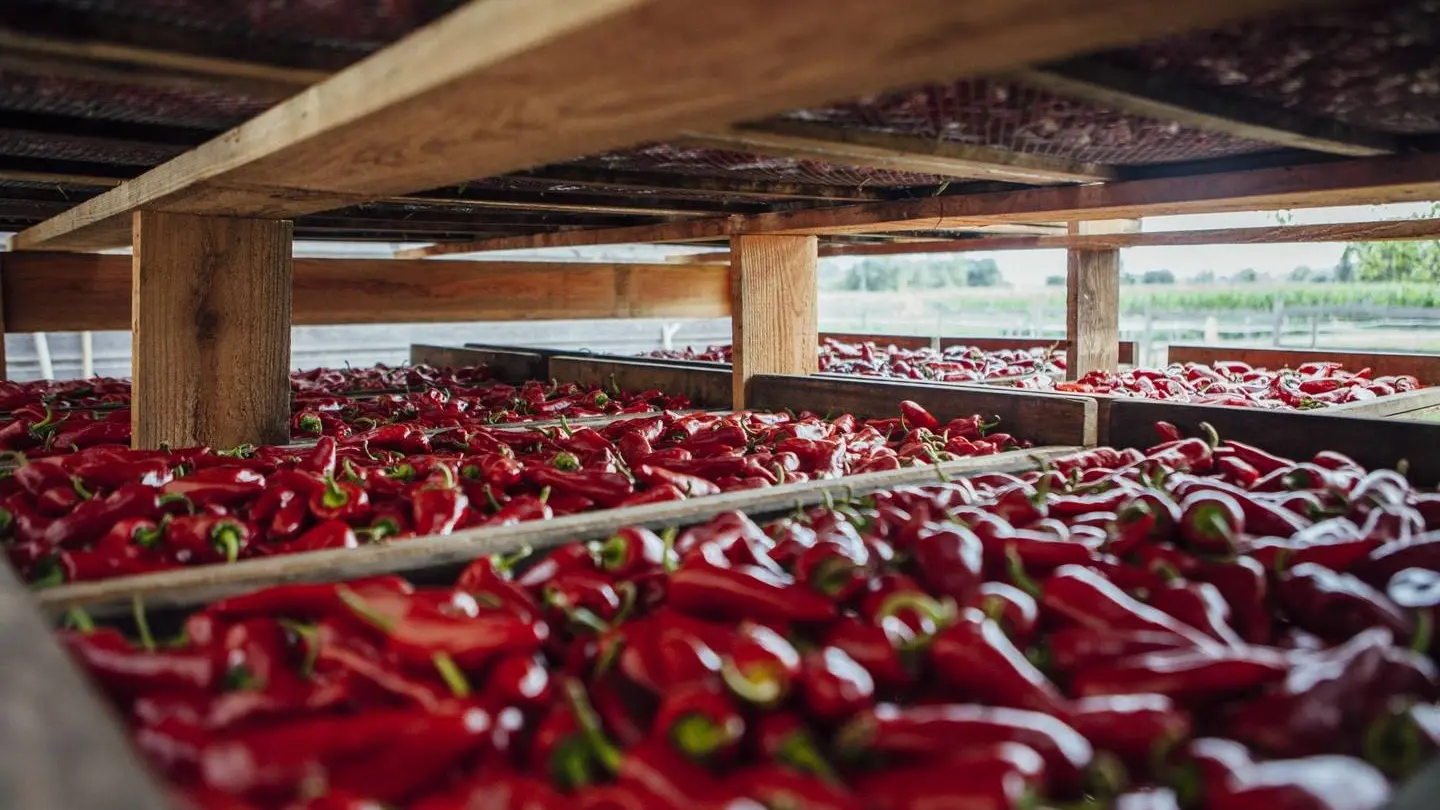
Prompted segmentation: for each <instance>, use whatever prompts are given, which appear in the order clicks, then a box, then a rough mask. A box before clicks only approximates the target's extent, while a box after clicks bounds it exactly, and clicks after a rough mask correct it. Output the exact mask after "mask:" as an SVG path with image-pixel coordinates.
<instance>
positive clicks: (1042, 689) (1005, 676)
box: [930, 610, 1061, 713]
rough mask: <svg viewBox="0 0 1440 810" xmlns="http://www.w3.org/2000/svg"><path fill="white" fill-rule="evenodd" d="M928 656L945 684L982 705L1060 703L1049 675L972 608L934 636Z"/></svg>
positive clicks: (1044, 706) (1043, 706)
mask: <svg viewBox="0 0 1440 810" xmlns="http://www.w3.org/2000/svg"><path fill="white" fill-rule="evenodd" d="M930 660H931V661H932V662H933V664H934V666H935V670H936V672H937V673H938V674H939V676H940V679H941V680H942V682H944V683H945V684H946V685H947V686H950V687H952V688H955V689H958V690H960V691H961V693H962V694H965V695H967V696H970V697H973V698H975V699H978V700H982V701H984V702H986V703H991V704H994V705H996V706H1010V707H1013V708H1017V709H1034V710H1036V711H1048V712H1052V713H1053V712H1055V711H1056V708H1057V707H1058V706H1059V704H1060V701H1061V697H1060V690H1059V689H1057V688H1056V687H1055V685H1054V684H1053V683H1051V682H1050V679H1049V678H1046V677H1045V675H1044V673H1042V672H1041V671H1040V670H1039V669H1037V668H1036V667H1035V665H1034V664H1032V663H1030V661H1029V659H1027V658H1026V657H1025V653H1023V652H1021V651H1020V650H1019V649H1018V648H1016V646H1015V644H1014V643H1013V642H1012V641H1011V640H1010V639H1009V638H1008V637H1007V636H1006V635H1005V631H1003V630H1001V629H1000V626H999V625H998V624H996V623H995V622H993V621H991V620H989V619H986V618H983V614H980V613H979V612H978V611H974V610H970V611H967V615H965V616H963V617H962V618H961V620H960V621H958V622H956V623H955V624H954V625H953V626H952V627H950V628H948V629H946V630H943V631H941V632H940V633H939V634H938V635H936V636H935V639H934V640H933V641H932V642H931V645H930Z"/></svg>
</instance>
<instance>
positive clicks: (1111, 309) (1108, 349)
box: [1065, 219, 1140, 380]
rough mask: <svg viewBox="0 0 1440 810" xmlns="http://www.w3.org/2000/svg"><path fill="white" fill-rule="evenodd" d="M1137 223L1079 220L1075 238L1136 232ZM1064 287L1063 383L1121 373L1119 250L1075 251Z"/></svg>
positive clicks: (1072, 227) (1073, 225)
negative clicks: (1094, 374)
mask: <svg viewBox="0 0 1440 810" xmlns="http://www.w3.org/2000/svg"><path fill="white" fill-rule="evenodd" d="M1139 229H1140V221H1139V220H1136V219H1125V220H1114V221H1110V222H1075V223H1071V225H1070V231H1071V233H1074V234H1077V235H1079V234H1092V233H1107V232H1108V233H1125V232H1128V231H1138V230H1139ZM1067 264H1068V267H1067V270H1068V273H1067V275H1066V283H1065V334H1066V335H1067V336H1068V338H1069V339H1068V341H1067V343H1068V344H1069V349H1068V351H1067V352H1066V354H1067V358H1066V363H1065V379H1067V380H1074V379H1078V378H1080V377H1082V376H1084V375H1086V374H1088V373H1090V372H1091V371H1110V372H1115V371H1119V370H1120V251H1118V250H1115V249H1114V248H1107V249H1101V250H1092V249H1082V248H1072V249H1071V250H1070V251H1069V255H1068V256H1067Z"/></svg>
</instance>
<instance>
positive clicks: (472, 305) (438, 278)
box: [0, 252, 730, 332]
mask: <svg viewBox="0 0 1440 810" xmlns="http://www.w3.org/2000/svg"><path fill="white" fill-rule="evenodd" d="M729 278H730V274H729V268H726V267H676V266H674V265H665V264H659V265H655V264H590V263H579V262H570V263H561V262H419V261H411V262H405V261H394V260H389V259H295V260H294V295H293V304H292V309H293V318H294V323H295V325H297V326H320V325H330V324H359V323H459V322H467V321H516V320H551V319H553V320H565V319H588V318H662V317H663V318H724V317H727V316H728V315H729V314H730V286H729ZM130 287H131V260H130V257H128V256H118V255H100V254H93V253H58V252H45V253H0V299H3V302H4V303H3V307H4V312H3V318H4V327H5V329H6V330H7V331H9V332H71V331H79V330H86V329H90V330H104V329H129V328H130V325H131V315H130V308H131V296H130Z"/></svg>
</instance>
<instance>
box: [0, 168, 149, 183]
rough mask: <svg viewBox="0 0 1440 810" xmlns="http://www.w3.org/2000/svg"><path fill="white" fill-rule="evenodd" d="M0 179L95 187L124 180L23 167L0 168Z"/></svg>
mask: <svg viewBox="0 0 1440 810" xmlns="http://www.w3.org/2000/svg"><path fill="white" fill-rule="evenodd" d="M0 180H5V181H10V182H17V183H46V184H54V185H57V186H96V187H97V188H114V187H116V186H118V185H120V184H121V183H123V182H125V181H124V180H123V179H121V178H118V177H101V176H99V175H93V174H63V173H59V172H46V171H38V172H32V171H26V170H24V169H0Z"/></svg>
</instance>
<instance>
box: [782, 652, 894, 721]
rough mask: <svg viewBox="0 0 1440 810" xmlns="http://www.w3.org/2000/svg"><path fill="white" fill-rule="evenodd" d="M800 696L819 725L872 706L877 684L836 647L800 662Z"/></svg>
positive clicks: (810, 653)
mask: <svg viewBox="0 0 1440 810" xmlns="http://www.w3.org/2000/svg"><path fill="white" fill-rule="evenodd" d="M799 687H800V688H799V693H800V699H801V703H803V704H804V706H805V710H806V712H808V713H809V715H810V716H811V717H813V718H815V719H816V720H819V721H820V722H826V723H828V722H836V721H839V720H842V719H844V718H846V717H849V716H851V715H852V714H854V713H855V712H856V711H859V710H860V709H863V708H866V707H868V706H870V705H871V704H872V703H873V701H874V698H875V682H874V681H873V680H872V679H871V678H870V673H869V672H868V671H867V670H866V669H865V668H864V667H862V666H861V665H860V664H858V663H856V661H855V659H853V658H851V657H850V656H849V655H846V654H845V651H844V650H841V649H839V648H837V647H825V648H822V649H819V650H814V651H811V652H809V653H806V654H805V655H804V656H803V657H802V659H801V668H800V677H799Z"/></svg>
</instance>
